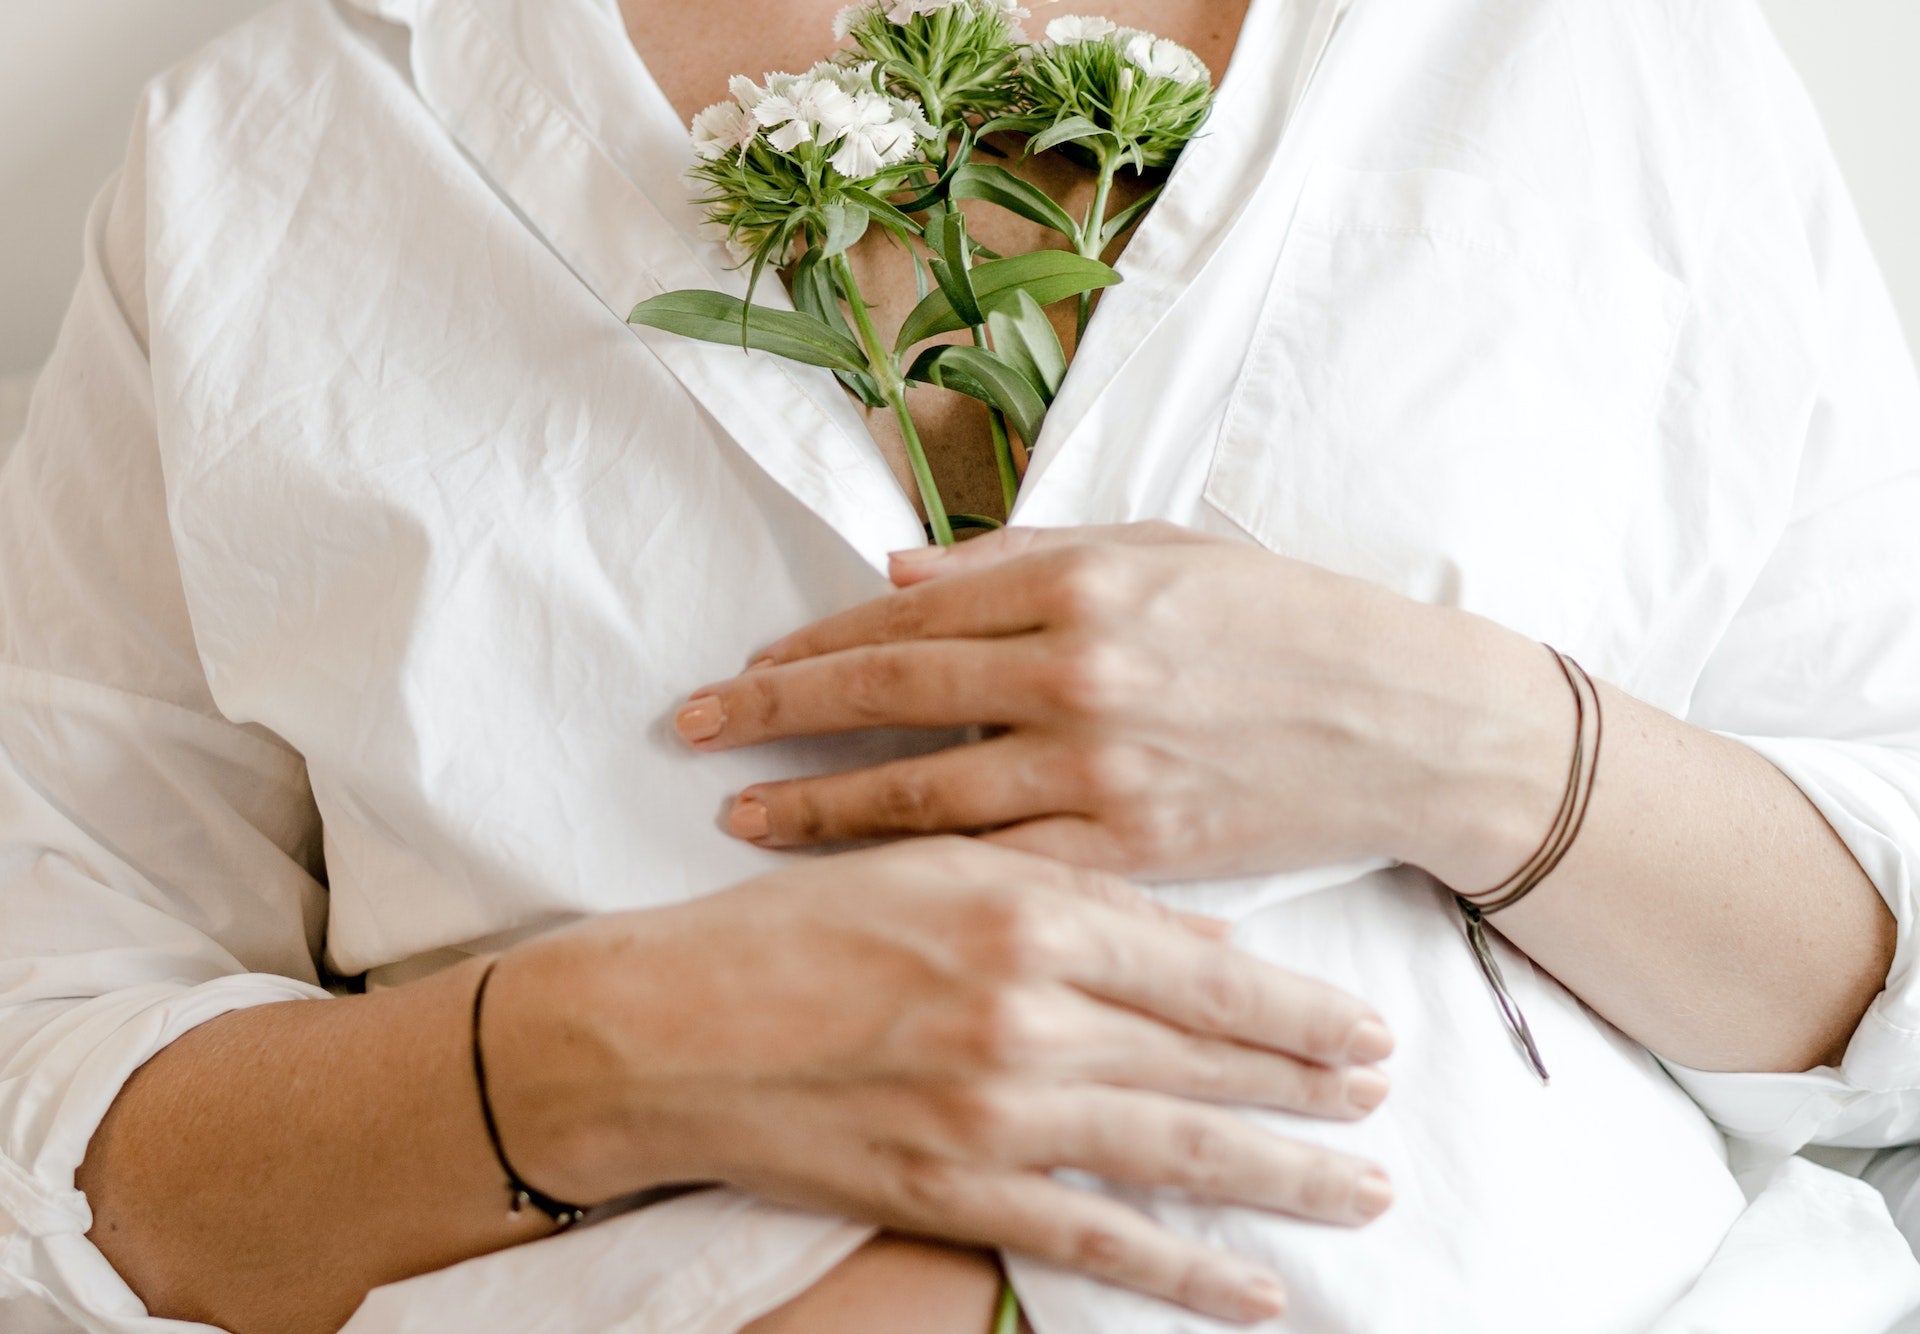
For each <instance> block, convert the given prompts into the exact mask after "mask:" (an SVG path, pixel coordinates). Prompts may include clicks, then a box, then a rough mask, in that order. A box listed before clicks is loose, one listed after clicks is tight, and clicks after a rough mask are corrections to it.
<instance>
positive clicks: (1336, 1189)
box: [1293, 1153, 1353, 1217]
mask: <svg viewBox="0 0 1920 1334" xmlns="http://www.w3.org/2000/svg"><path fill="white" fill-rule="evenodd" d="M1293 1193H1294V1201H1295V1203H1296V1204H1297V1205H1298V1206H1299V1209H1300V1212H1301V1213H1305V1214H1312V1215H1314V1216H1315V1217H1328V1216H1331V1215H1333V1214H1337V1213H1339V1212H1341V1211H1342V1210H1343V1209H1345V1208H1346V1204H1347V1200H1348V1198H1349V1197H1350V1196H1351V1195H1352V1193H1353V1191H1352V1187H1351V1183H1350V1182H1349V1181H1348V1179H1347V1174H1346V1173H1344V1172H1342V1171H1340V1170H1339V1168H1337V1167H1336V1166H1335V1165H1334V1163H1333V1161H1332V1160H1331V1159H1330V1158H1328V1157H1327V1156H1326V1155H1325V1154H1322V1153H1313V1154H1309V1155H1308V1156H1307V1157H1306V1160H1305V1162H1304V1163H1302V1164H1301V1165H1300V1167H1299V1168H1298V1169H1297V1175H1296V1177H1295V1181H1294V1192H1293Z"/></svg>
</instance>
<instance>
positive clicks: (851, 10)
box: [833, 0, 872, 42]
mask: <svg viewBox="0 0 1920 1334" xmlns="http://www.w3.org/2000/svg"><path fill="white" fill-rule="evenodd" d="M871 8H872V5H871V4H870V3H867V0H862V3H860V4H857V5H845V6H842V8H841V10H840V12H839V13H837V14H835V15H834V16H833V40H834V41H836V42H844V41H846V40H847V34H848V33H850V32H852V31H853V25H854V24H856V23H858V22H859V21H860V17H861V15H863V14H865V13H866V12H867V10H869V9H871Z"/></svg>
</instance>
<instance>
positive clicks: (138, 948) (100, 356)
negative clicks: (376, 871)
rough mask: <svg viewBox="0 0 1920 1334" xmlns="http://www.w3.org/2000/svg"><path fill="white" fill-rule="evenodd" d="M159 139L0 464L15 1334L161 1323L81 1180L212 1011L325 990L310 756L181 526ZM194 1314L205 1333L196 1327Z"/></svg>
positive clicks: (2, 790) (4, 1002)
mask: <svg viewBox="0 0 1920 1334" xmlns="http://www.w3.org/2000/svg"><path fill="white" fill-rule="evenodd" d="M141 154H142V139H141V137H140V136H139V135H138V134H136V136H135V141H134V145H133V151H132V154H131V155H130V157H129V160H128V163H127V165H126V167H125V168H124V170H123V172H122V173H121V175H120V177H119V178H118V180H117V181H116V182H115V183H114V184H112V185H110V186H109V187H108V189H107V191H106V192H105V193H104V194H103V195H102V197H101V199H100V200H99V201H98V203H96V205H95V207H94V210H93V213H92V216H91V217H90V218H89V221H88V227H87V238H86V251H87V257H86V266H85V272H84V274H83V276H82V278H81V281H80V285H79V288H78V291H77V292H76V294H75V297H74V300H73V304H72V306H71V308H70V309H69V312H68V315H67V318H66V322H65V324H64V326H63V328H62V331H61V334H60V338H59V341H58V343H57V345H56V348H55V351H54V354H53V357H52V360H51V361H50V362H49V364H48V366H47V367H46V369H45V371H44V372H43V373H42V375H41V377H40V381H39V385H38V387H37V389H36V391H35V393H34V396H33V399H32V403H31V406H30V409H29V412H28V417H27V423H26V427H25V430H24V433H23V434H22V436H21V438H20V441H19V443H18V444H17V445H16V446H15V447H14V449H13V451H12V452H11V453H10V454H9V455H8V456H7V458H6V460H5V463H4V464H3V465H0V1327H4V1328H6V1329H9V1330H12V1329H22V1330H25V1329H35V1330H38V1329H73V1328H78V1329H83V1330H88V1331H154V1330H162V1329H176V1330H178V1329H186V1328H189V1326H186V1325H182V1324H180V1323H178V1322H173V1321H160V1320H152V1319H149V1318H148V1317H147V1315H146V1313H145V1310H144V1308H143V1306H142V1305H141V1303H140V1301H139V1300H138V1298H137V1297H135V1296H134V1294H133V1292H132V1291H131V1289H129V1288H128V1287H127V1285H126V1284H125V1283H124V1282H122V1281H121V1280H120V1278H119V1276H118V1275H117V1274H116V1273H115V1272H114V1270H113V1269H112V1267H111V1266H110V1265H109V1264H108V1262H107V1261H106V1258H105V1257H104V1256H103V1255H102V1254H101V1253H100V1252H99V1251H98V1250H96V1249H95V1248H94V1247H93V1245H92V1244H91V1243H90V1242H89V1241H88V1240H87V1238H86V1235H85V1234H86V1232H87V1231H88V1229H89V1227H90V1226H91V1221H90V1215H89V1211H88V1207H87V1202H86V1199H85V1197H84V1196H83V1195H82V1194H81V1193H80V1192H79V1191H78V1190H77V1189H76V1188H75V1185H74V1172H75V1169H76V1168H77V1167H78V1165H79V1163H80V1161H81V1159H82V1157H83V1156H84V1155H85V1153H86V1149H87V1145H88V1141H89V1140H90V1139H91V1138H92V1135H93V1132H94V1130H95V1128H96V1127H97V1126H98V1125H99V1122H100V1119H101V1117H102V1116H103V1115H104V1114H105V1112H106V1110H107V1108H108V1106H109V1105H110V1104H111V1103H112V1101H113V1099H114V1098H115V1096H116V1095H117V1094H118V1092H119V1090H120V1088H121V1087H122V1085H123V1084H124V1083H125V1081H126V1080H127V1079H128V1077H129V1076H130V1075H131V1074H132V1073H133V1072H134V1071H135V1070H136V1069H137V1068H138V1067H139V1066H140V1065H141V1064H143V1063H144V1062H145V1061H147V1060H148V1059H149V1058H151V1057H152V1056H153V1055H154V1054H155V1053H156V1052H158V1051H160V1050H161V1049H162V1048H163V1047H165V1046H166V1045H167V1044H168V1043H169V1042H171V1041H173V1040H174V1039H175V1038H177V1037H179V1036H180V1034H182V1033H183V1032H185V1031H187V1030H188V1029H190V1028H192V1027H193V1026H194V1025H196V1024H199V1023H202V1022H204V1021H206V1020H208V1019H211V1018H214V1017H215V1016H217V1015H220V1014H222V1013H225V1012H228V1011H231V1010H235V1009H239V1008H241V1007H245V1006H250V1005H257V1004H261V1003H265V1002H270V1001H281V1000H291V999H296V998H309V997H324V996H325V995H326V994H327V993H326V992H325V991H324V990H323V989H322V988H321V987H320V986H319V970H318V965H317V958H318V954H319V949H320V945H321V936H322V930H323V927H324V922H325V911H326V896H325V892H324V890H323V888H322V886H321V883H320V880H319V868H320V852H319V849H320V831H319V821H318V817H317V815H316V813H315V811H314V807H313V800H312V796H311V793H310V791H309V788H308V784H307V777H306V768H305V765H304V764H303V762H302V761H301V758H300V757H299V756H298V755H297V754H295V753H293V752H292V751H291V750H290V749H289V748H288V747H287V746H286V745H284V744H283V743H282V742H280V741H279V740H278V739H277V738H275V737H274V736H272V735H271V734H270V733H268V732H266V731H265V730H263V729H260V728H256V727H246V726H239V725H236V724H235V723H233V722H231V721H229V720H227V719H226V718H224V717H222V716H221V713H220V711H219V709H218V708H217V707H216V706H215V704H214V701H213V699H212V698H211V695H210V692H209V688H208V686H207V683H206V678H205V673H204V672H203V670H202V667H201V664H200V660H199V657H198V654H197V652H196V649H195V645H194V639H193V633H192V625H191V618H190V616H189V610H188V601H187V598H186V596H185V594H184V592H183V589H182V584H181V579H180V574H179V567H178V562H177V560H176V558H175V555H174V547H173V542H172V538H171V535H170V529H169V523H168V515H167V502H166V491H165V484H164V480H163V473H162V466H161V450H160V448H159V441H160V432H159V431H157V429H156V422H155V405H154V394H153V387H152V386H153V381H152V377H151V374H150V372H149V370H148V361H147V347H148V331H147V328H146V319H145V310H146V301H145V295H144V287H145V283H146V273H147V265H146V257H145V252H144V244H145V243H144V239H143V237H144V231H143V214H144V189H143V184H142V182H143V168H142V157H141ZM192 1328H201V1327H199V1326H192Z"/></svg>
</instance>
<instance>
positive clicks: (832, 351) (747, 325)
mask: <svg viewBox="0 0 1920 1334" xmlns="http://www.w3.org/2000/svg"><path fill="white" fill-rule="evenodd" d="M627 323H629V324H642V325H646V326H647V327H648V328H652V329H664V330H666V331H667V332H668V333H676V334H680V335H682V336H683V337H686V338H698V339H700V340H701V341H702V342H705V343H731V344H733V345H734V346H736V347H738V346H745V347H750V348H758V349H759V350H760V351H762V352H771V353H773V354H774V355H775V356H779V357H785V358H786V359H787V360H789V361H800V362H805V363H806V364H807V365H809V366H824V367H826V368H827V369H828V370H836V371H851V372H861V371H865V370H866V369H867V357H866V353H864V352H862V351H861V349H860V345H859V344H858V343H856V342H854V341H853V340H852V339H851V338H848V337H847V336H846V335H845V334H843V333H840V332H839V331H837V330H835V329H834V328H832V327H831V326H830V325H828V324H827V323H826V322H825V321H823V320H821V319H819V318H817V317H815V316H813V315H809V314H807V313H805V312H804V311H797V310H773V309H771V308H769V307H767V306H755V305H750V304H748V303H746V302H744V301H742V300H740V299H739V298H738V297H732V296H728V295H727V294H726V293H725V292H709V291H703V290H700V289H698V288H695V289H692V290H688V291H681V292H668V293H666V294H665V295H662V296H656V297H653V298H652V299H650V300H647V301H642V302H641V303H640V304H639V305H637V306H635V307H634V308H633V313H632V314H631V315H629V316H627Z"/></svg>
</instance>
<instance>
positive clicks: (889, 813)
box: [877, 770, 940, 829]
mask: <svg viewBox="0 0 1920 1334" xmlns="http://www.w3.org/2000/svg"><path fill="white" fill-rule="evenodd" d="M878 796H879V800H878V802H877V805H878V806H879V814H880V816H881V820H882V823H883V824H885V825H886V826H887V827H888V828H892V829H929V828H933V827H935V826H936V825H937V824H938V823H939V822H938V820H937V818H936V817H937V816H938V814H939V805H940V803H939V797H938V794H937V792H936V791H935V789H934V786H933V784H932V783H930V782H929V781H928V780H927V778H926V776H925V775H924V774H920V773H916V772H913V771H911V770H908V771H903V772H901V773H898V774H894V775H892V776H891V777H889V778H888V779H887V780H886V781H885V782H884V783H883V784H882V785H881V788H880V791H879V794H878Z"/></svg>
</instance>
